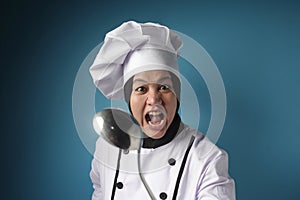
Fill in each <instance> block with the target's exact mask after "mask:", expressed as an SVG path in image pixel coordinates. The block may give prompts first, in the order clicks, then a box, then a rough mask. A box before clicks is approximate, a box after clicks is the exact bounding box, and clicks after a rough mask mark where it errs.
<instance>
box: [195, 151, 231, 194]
mask: <svg viewBox="0 0 300 200" xmlns="http://www.w3.org/2000/svg"><path fill="white" fill-rule="evenodd" d="M221 152H222V153H221V154H220V155H218V156H216V157H215V158H213V159H212V160H210V162H209V163H208V164H207V167H206V168H205V171H204V173H203V176H202V177H201V178H200V180H199V183H198V188H197V198H196V199H198V200H200V199H201V200H213V199H215V200H235V199H236V197H235V183H234V180H233V179H232V178H230V176H229V174H228V155H227V153H226V152H224V151H221Z"/></svg>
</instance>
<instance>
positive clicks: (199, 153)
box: [183, 125, 228, 161]
mask: <svg viewBox="0 0 300 200" xmlns="http://www.w3.org/2000/svg"><path fill="white" fill-rule="evenodd" d="M183 132H184V134H185V135H186V136H189V137H194V141H193V145H192V148H191V151H192V154H194V156H196V157H197V159H199V160H206V161H210V160H212V159H219V158H227V157H228V155H227V153H226V151H224V150H223V149H221V148H219V147H218V146H217V145H216V144H214V143H213V142H211V140H210V139H209V138H208V137H207V136H205V135H204V134H203V133H201V132H199V131H198V130H195V129H193V128H191V127H189V126H187V125H185V127H184V129H183Z"/></svg>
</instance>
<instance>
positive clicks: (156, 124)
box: [149, 120, 164, 126]
mask: <svg viewBox="0 0 300 200" xmlns="http://www.w3.org/2000/svg"><path fill="white" fill-rule="evenodd" d="M163 122H164V120H161V121H160V122H159V123H155V124H153V123H152V122H151V121H149V124H150V125H152V126H159V125H161V124H162V123H163Z"/></svg>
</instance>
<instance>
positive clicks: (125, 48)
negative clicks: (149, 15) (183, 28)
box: [90, 21, 182, 99]
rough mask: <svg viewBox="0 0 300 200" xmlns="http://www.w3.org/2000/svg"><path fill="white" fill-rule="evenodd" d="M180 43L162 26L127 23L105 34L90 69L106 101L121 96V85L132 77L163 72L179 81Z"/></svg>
mask: <svg viewBox="0 0 300 200" xmlns="http://www.w3.org/2000/svg"><path fill="white" fill-rule="evenodd" d="M181 46H182V41H181V40H180V38H179V36H178V35H177V34H176V33H175V32H173V31H172V30H170V29H169V28H168V27H166V26H162V25H159V24H155V23H137V22H134V21H129V22H125V23H123V24H122V25H121V26H119V27H118V28H116V29H114V30H112V31H111V32H109V33H107V34H106V37H105V39H104V42H103V45H102V47H101V49H100V51H99V53H98V54H97V56H96V58H95V60H94V63H93V64H92V66H91V67H90V73H91V76H92V78H93V81H94V83H95V85H96V86H97V88H98V89H99V90H100V91H101V92H102V93H103V95H104V96H105V97H106V98H108V99H121V98H123V97H124V93H123V87H124V84H125V83H126V82H127V81H128V80H129V79H130V78H131V77H132V76H134V75H135V74H138V73H140V72H143V71H150V70H167V71H170V72H172V73H173V74H174V75H176V76H177V77H178V78H179V79H180V76H179V72H178V61H177V59H178V56H179V49H180V48H181Z"/></svg>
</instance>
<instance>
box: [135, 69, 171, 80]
mask: <svg viewBox="0 0 300 200" xmlns="http://www.w3.org/2000/svg"><path fill="white" fill-rule="evenodd" d="M170 80H171V75H170V73H169V72H168V71H164V70H152V71H145V72H141V73H138V74H136V75H135V76H134V77H133V82H139V81H143V82H151V83H158V82H161V81H170Z"/></svg>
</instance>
